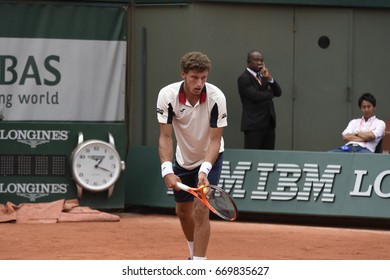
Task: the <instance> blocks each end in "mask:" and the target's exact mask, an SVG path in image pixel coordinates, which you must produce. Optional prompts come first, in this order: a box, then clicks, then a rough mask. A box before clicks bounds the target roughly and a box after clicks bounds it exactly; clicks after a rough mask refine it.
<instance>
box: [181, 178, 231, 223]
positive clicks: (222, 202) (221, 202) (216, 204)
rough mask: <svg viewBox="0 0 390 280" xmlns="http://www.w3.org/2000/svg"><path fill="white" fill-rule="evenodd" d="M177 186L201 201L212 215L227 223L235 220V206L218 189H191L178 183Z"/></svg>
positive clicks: (228, 197)
mask: <svg viewBox="0 0 390 280" xmlns="http://www.w3.org/2000/svg"><path fill="white" fill-rule="evenodd" d="M177 186H178V187H179V188H180V189H182V190H183V191H186V192H189V193H190V194H192V195H193V196H195V197H196V198H197V199H199V200H200V201H202V202H203V203H204V204H205V205H206V206H207V207H208V208H209V209H210V210H211V211H212V212H213V213H215V214H216V215H218V216H219V217H221V218H222V219H224V220H228V221H234V220H235V219H237V214H238V212H237V207H236V204H235V203H234V201H233V199H232V198H231V197H230V196H229V194H228V193H227V192H225V191H224V190H223V189H221V188H220V187H217V186H213V185H209V186H201V187H199V188H191V187H189V186H187V185H185V184H183V183H180V182H178V183H177Z"/></svg>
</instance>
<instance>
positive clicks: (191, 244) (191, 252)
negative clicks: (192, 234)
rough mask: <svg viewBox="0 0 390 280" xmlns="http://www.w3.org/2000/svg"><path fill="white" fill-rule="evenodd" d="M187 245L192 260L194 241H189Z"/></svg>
mask: <svg viewBox="0 0 390 280" xmlns="http://www.w3.org/2000/svg"><path fill="white" fill-rule="evenodd" d="M187 245H188V250H190V258H191V259H192V257H193V256H194V241H188V240H187Z"/></svg>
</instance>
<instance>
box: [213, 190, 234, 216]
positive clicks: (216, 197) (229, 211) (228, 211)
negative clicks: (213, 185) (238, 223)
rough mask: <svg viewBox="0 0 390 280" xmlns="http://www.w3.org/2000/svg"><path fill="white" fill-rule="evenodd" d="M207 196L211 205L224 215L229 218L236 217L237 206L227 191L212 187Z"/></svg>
mask: <svg viewBox="0 0 390 280" xmlns="http://www.w3.org/2000/svg"><path fill="white" fill-rule="evenodd" d="M206 197H207V200H208V202H209V203H210V205H211V206H212V207H213V208H214V209H215V210H216V211H217V212H219V214H220V215H223V216H225V217H226V218H228V219H234V218H235V217H236V207H235V205H234V203H233V202H232V201H231V198H230V197H229V196H228V195H227V194H226V193H224V192H220V191H218V190H216V189H210V192H209V193H207V196H206Z"/></svg>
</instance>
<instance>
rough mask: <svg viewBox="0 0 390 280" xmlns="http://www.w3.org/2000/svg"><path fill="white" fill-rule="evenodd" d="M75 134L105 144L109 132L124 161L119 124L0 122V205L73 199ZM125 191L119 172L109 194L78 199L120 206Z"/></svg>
mask: <svg viewBox="0 0 390 280" xmlns="http://www.w3.org/2000/svg"><path fill="white" fill-rule="evenodd" d="M80 132H82V133H83V135H84V139H85V140H90V139H96V140H102V141H105V142H108V140H109V138H108V137H109V136H108V135H109V133H110V134H111V135H112V136H113V138H114V140H115V147H116V150H117V151H118V153H119V154H120V156H121V159H122V160H124V159H125V157H126V156H125V147H126V145H125V141H124V139H125V137H124V135H125V125H124V124H123V123H83V122H80V123H55V122H40V123H26V122H0V203H2V204H4V203H6V202H12V203H14V204H19V203H38V202H50V201H54V200H58V199H75V198H77V188H76V184H75V181H74V180H73V176H72V171H71V156H72V152H73V151H74V150H75V148H76V146H77V145H78V137H79V133H80ZM92 160H93V159H92ZM124 192H125V187H124V175H123V173H122V174H121V176H120V178H119V180H118V181H117V183H116V184H115V187H114V189H113V193H112V195H111V196H110V197H109V196H108V194H107V191H102V192H93V191H92V192H91V191H88V190H84V191H83V192H82V196H81V197H80V198H79V203H80V205H88V206H91V207H95V208H123V205H124Z"/></svg>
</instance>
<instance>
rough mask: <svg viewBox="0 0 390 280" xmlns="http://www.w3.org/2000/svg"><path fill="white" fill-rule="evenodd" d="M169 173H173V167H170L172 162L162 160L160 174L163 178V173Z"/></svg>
mask: <svg viewBox="0 0 390 280" xmlns="http://www.w3.org/2000/svg"><path fill="white" fill-rule="evenodd" d="M171 173H174V172H173V169H172V162H170V161H164V162H163V163H162V164H161V176H162V177H163V178H164V177H165V175H168V174H171Z"/></svg>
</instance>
